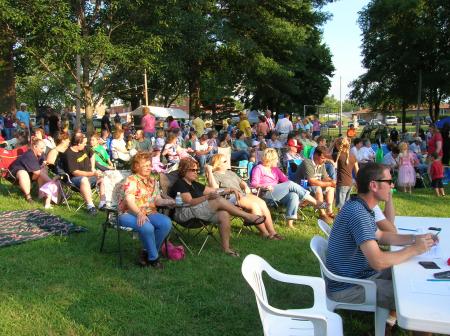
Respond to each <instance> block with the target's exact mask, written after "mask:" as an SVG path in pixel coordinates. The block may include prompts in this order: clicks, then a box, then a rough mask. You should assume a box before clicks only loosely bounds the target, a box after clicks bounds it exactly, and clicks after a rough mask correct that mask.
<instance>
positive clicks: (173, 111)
mask: <svg viewBox="0 0 450 336" xmlns="http://www.w3.org/2000/svg"><path fill="white" fill-rule="evenodd" d="M148 107H149V108H150V113H151V114H153V115H154V116H155V117H156V118H161V119H166V118H167V117H168V116H172V117H174V119H189V115H188V114H187V113H186V112H184V111H183V110H181V109H177V108H171V107H161V106H148ZM143 108H144V105H141V106H139V107H138V108H137V109H136V110H134V111H132V112H131V115H133V116H142V109H143Z"/></svg>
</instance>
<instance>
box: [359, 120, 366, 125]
mask: <svg viewBox="0 0 450 336" xmlns="http://www.w3.org/2000/svg"><path fill="white" fill-rule="evenodd" d="M357 121H358V125H359V126H366V125H367V121H366V120H364V119H358V120H357Z"/></svg>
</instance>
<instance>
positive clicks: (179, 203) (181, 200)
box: [175, 192, 183, 206]
mask: <svg viewBox="0 0 450 336" xmlns="http://www.w3.org/2000/svg"><path fill="white" fill-rule="evenodd" d="M175 204H176V205H178V206H181V205H183V199H182V198H181V193H180V192H177V196H176V197H175Z"/></svg>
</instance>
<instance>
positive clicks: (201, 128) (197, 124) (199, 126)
mask: <svg viewBox="0 0 450 336" xmlns="http://www.w3.org/2000/svg"><path fill="white" fill-rule="evenodd" d="M192 126H194V129H195V132H197V136H201V135H202V134H203V133H204V132H205V122H204V121H203V120H202V119H200V117H197V118H195V119H194V120H193V121H192Z"/></svg>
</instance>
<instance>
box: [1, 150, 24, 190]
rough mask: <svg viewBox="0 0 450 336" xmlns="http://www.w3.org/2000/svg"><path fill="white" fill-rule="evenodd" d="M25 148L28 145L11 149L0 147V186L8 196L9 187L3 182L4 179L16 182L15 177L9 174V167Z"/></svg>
mask: <svg viewBox="0 0 450 336" xmlns="http://www.w3.org/2000/svg"><path fill="white" fill-rule="evenodd" d="M27 150H28V146H22V147H18V148H16V149H12V150H7V149H4V148H0V187H1V188H4V189H6V191H7V192H8V194H9V195H10V196H11V192H10V191H9V188H8V187H7V186H6V185H5V184H4V181H5V180H9V181H11V182H12V183H15V182H16V177H15V176H14V175H13V174H11V171H10V170H9V168H10V167H11V164H12V163H13V162H14V161H16V159H17V158H18V157H20V156H21V155H22V154H24V153H25V152H26V151H27Z"/></svg>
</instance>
